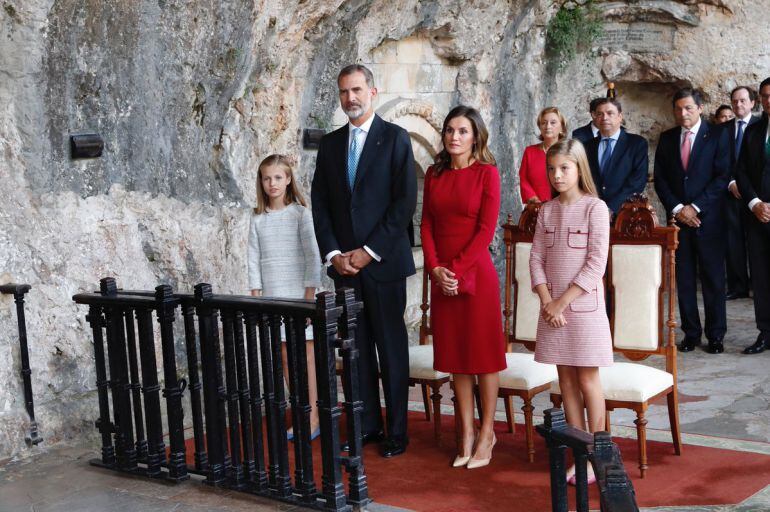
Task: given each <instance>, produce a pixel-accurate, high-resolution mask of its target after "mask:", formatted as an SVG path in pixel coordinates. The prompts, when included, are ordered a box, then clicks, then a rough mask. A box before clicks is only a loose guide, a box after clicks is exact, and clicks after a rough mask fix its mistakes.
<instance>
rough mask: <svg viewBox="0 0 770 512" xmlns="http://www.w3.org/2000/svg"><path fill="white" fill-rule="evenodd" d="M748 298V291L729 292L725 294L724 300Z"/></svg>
mask: <svg viewBox="0 0 770 512" xmlns="http://www.w3.org/2000/svg"><path fill="white" fill-rule="evenodd" d="M748 298H749V294H748V292H730V293H728V294H727V295H725V299H726V300H735V299H748Z"/></svg>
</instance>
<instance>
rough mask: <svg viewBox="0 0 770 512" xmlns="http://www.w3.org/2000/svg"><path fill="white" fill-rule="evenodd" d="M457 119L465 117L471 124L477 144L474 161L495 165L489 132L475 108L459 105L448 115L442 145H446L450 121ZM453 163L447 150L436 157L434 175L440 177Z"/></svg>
mask: <svg viewBox="0 0 770 512" xmlns="http://www.w3.org/2000/svg"><path fill="white" fill-rule="evenodd" d="M455 117H465V118H466V119H468V121H470V122H471V127H472V128H473V137H474V138H475V139H476V142H475V143H474V144H473V150H472V153H471V154H472V156H473V159H474V160H476V161H477V162H480V163H482V164H491V165H495V157H494V156H493V155H492V152H491V151H490V150H489V146H488V145H487V144H488V142H489V132H488V131H487V126H486V125H485V124H484V120H483V119H482V118H481V114H479V111H478V110H476V109H475V108H473V107H467V106H465V105H458V106H456V107H455V108H453V109H452V110H450V111H449V114H447V116H446V119H444V127H443V128H442V129H441V143H442V144H443V143H444V136H445V135H446V129H447V125H448V124H449V121H451V120H452V119H454V118H455ZM451 163H452V157H451V156H450V155H449V153H448V152H447V150H446V148H444V149H442V150H441V152H440V153H439V154H438V155H436V161H435V162H434V164H433V175H434V176H439V175H440V174H441V173H442V172H444V171H445V170H447V169H449V166H450V165H451Z"/></svg>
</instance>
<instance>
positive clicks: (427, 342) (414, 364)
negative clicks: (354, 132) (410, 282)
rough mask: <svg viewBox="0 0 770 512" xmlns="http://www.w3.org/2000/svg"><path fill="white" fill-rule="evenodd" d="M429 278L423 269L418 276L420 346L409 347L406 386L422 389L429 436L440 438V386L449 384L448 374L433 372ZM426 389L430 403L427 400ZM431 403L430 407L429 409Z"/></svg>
mask: <svg viewBox="0 0 770 512" xmlns="http://www.w3.org/2000/svg"><path fill="white" fill-rule="evenodd" d="M429 281H430V279H429V276H428V272H427V270H425V269H423V274H422V303H421V304H420V309H421V310H422V317H421V318H420V344H419V345H416V346H411V347H409V385H410V386H415V385H419V386H420V387H421V388H422V399H423V403H424V404H425V419H426V420H428V421H430V420H431V414H433V435H434V437H435V438H436V439H437V440H438V439H440V438H441V392H440V390H441V386H443V385H444V384H445V383H447V382H449V378H450V374H449V373H445V372H439V371H436V370H434V369H433V345H432V330H431V326H430V315H429V314H428V312H429V310H430V297H429V293H428V289H429ZM428 389H430V391H431V392H430V400H429V399H428ZM431 402H432V407H431Z"/></svg>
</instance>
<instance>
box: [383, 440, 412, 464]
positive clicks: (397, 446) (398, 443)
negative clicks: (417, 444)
mask: <svg viewBox="0 0 770 512" xmlns="http://www.w3.org/2000/svg"><path fill="white" fill-rule="evenodd" d="M407 446H409V439H408V438H406V437H401V438H396V437H389V438H387V439H385V440H384V441H383V442H382V443H380V455H382V456H383V457H385V458H386V459H388V458H390V457H395V456H396V455H401V454H402V453H404V452H405V451H406V447H407Z"/></svg>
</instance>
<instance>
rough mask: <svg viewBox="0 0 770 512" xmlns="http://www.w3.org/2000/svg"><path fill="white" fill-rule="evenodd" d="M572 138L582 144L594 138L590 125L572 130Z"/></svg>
mask: <svg viewBox="0 0 770 512" xmlns="http://www.w3.org/2000/svg"><path fill="white" fill-rule="evenodd" d="M572 138H573V139H577V140H579V141H580V142H582V143H583V144H585V143H586V142H588V141H589V140H591V139H593V138H594V132H593V131H591V123H588V124H587V125H584V126H581V127H580V128H575V129H574V130H572Z"/></svg>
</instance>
